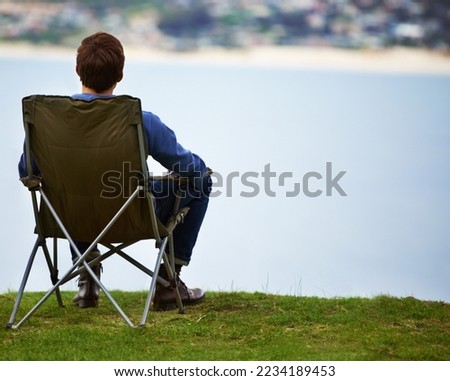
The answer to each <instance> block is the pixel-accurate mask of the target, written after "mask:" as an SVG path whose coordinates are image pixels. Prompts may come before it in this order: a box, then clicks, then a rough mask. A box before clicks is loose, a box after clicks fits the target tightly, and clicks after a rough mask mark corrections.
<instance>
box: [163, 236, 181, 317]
mask: <svg viewBox="0 0 450 381" xmlns="http://www.w3.org/2000/svg"><path fill="white" fill-rule="evenodd" d="M169 258H170V259H169V263H170V268H171V270H172V271H171V272H170V273H169V274H172V278H171V279H170V281H171V282H172V283H174V284H175V287H174V289H173V292H174V293H175V300H176V302H177V307H178V313H179V314H184V306H183V301H182V300H181V295H180V289H179V288H178V282H177V280H176V273H175V251H174V244H173V235H170V238H169ZM166 261H167V256H166V257H165V258H164V263H166ZM169 277H170V275H169Z"/></svg>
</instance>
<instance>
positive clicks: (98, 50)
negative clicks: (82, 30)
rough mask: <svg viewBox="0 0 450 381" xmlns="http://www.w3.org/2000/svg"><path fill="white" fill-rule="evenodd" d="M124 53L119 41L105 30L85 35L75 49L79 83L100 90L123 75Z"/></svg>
mask: <svg viewBox="0 0 450 381" xmlns="http://www.w3.org/2000/svg"><path fill="white" fill-rule="evenodd" d="M124 64H125V55H124V53H123V47H122V44H121V43H120V41H119V40H118V39H117V38H116V37H114V36H112V35H111V34H108V33H105V32H97V33H94V34H93V35H91V36H88V37H86V38H85V39H84V40H83V41H82V42H81V45H80V46H79V48H78V50H77V69H76V70H77V73H78V75H79V76H80V80H81V83H82V84H83V85H84V86H86V87H88V88H90V89H93V90H95V91H96V92H102V91H105V90H108V89H109V88H111V87H112V86H113V85H115V84H116V83H117V82H120V80H121V79H122V77H123V66H124Z"/></svg>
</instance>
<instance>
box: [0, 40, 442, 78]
mask: <svg viewBox="0 0 450 381" xmlns="http://www.w3.org/2000/svg"><path fill="white" fill-rule="evenodd" d="M124 48H125V54H126V56H127V60H133V61H145V62H154V63H177V64H205V65H221V66H226V65H234V66H256V67H276V68H297V69H316V70H351V71H355V70H357V71H373V72H393V73H423V74H444V75H450V54H445V53H441V52H432V51H427V50H421V49H408V48H392V49H388V50H378V51H374V50H344V49H336V48H328V47H324V48H320V47H278V46H258V47H254V48H253V47H252V48H245V49H234V50H228V49H222V48H204V49H201V50H196V51H192V52H183V53H178V52H169V51H162V50H152V49H145V48H142V47H134V46H126V45H125V46H124ZM75 50H76V49H71V48H67V47H54V46H37V45H31V44H24V43H21V44H5V43H3V44H0V58H1V57H16V58H23V59H26V58H31V57H32V58H34V59H36V58H41V59H46V60H55V59H69V60H70V59H74V57H75V54H76V53H75Z"/></svg>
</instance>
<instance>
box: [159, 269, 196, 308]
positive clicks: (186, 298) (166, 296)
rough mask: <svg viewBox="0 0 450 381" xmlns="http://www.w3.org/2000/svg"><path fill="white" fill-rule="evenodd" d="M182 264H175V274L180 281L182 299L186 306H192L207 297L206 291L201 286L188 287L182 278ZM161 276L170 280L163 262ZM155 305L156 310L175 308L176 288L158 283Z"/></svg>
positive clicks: (178, 281)
mask: <svg viewBox="0 0 450 381" xmlns="http://www.w3.org/2000/svg"><path fill="white" fill-rule="evenodd" d="M180 272H181V266H178V265H177V266H175V273H176V274H175V276H176V281H177V283H178V291H179V292H180V297H181V301H182V302H183V305H185V306H191V305H194V304H197V303H200V302H201V301H202V300H203V299H205V292H204V291H203V290H202V289H200V288H188V287H187V286H186V284H185V283H184V282H183V281H182V280H181V279H180V276H179V275H180ZM159 276H160V277H162V278H164V279H166V280H169V276H168V274H167V271H166V268H165V266H164V264H161V268H160V270H159ZM153 303H154V306H155V309H156V310H160V311H161V310H162V311H167V310H173V309H176V308H177V301H176V298H175V290H174V289H173V288H172V287H170V286H169V287H165V286H163V285H161V284H159V283H158V284H157V285H156V291H155V299H154V302H153Z"/></svg>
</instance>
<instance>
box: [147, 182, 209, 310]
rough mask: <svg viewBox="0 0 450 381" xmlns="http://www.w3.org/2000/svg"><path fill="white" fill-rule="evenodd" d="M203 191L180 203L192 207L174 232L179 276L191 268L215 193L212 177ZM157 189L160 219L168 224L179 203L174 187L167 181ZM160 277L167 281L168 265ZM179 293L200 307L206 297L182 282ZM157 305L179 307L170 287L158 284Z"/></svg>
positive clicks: (156, 186) (192, 194) (199, 290)
mask: <svg viewBox="0 0 450 381" xmlns="http://www.w3.org/2000/svg"><path fill="white" fill-rule="evenodd" d="M202 188H203V189H200V190H196V191H194V190H189V191H187V192H185V193H184V194H183V196H182V198H181V200H180V208H184V207H186V206H188V207H189V208H190V209H189V213H188V214H187V215H186V217H185V219H184V222H183V223H182V224H179V225H178V226H177V227H176V228H175V230H174V232H173V240H174V251H175V270H176V274H177V277H179V275H180V272H181V268H182V266H187V265H188V264H189V262H190V261H191V257H192V252H193V249H194V246H195V243H196V242H197V237H198V234H199V231H200V228H201V226H202V223H203V220H204V217H205V214H206V210H207V208H208V202H209V194H210V191H211V178H210V177H209V176H207V177H205V178H204V179H203V187H202ZM153 189H154V195H155V198H156V212H157V214H158V218H160V219H161V220H162V221H165V220H166V219H167V218H168V217H169V216H170V214H171V213H172V211H173V204H174V201H175V192H174V188H173V184H168V183H167V182H166V183H164V184H162V183H159V182H158V184H154V186H153ZM159 275H160V276H161V277H163V278H164V279H168V275H167V273H166V269H165V267H164V266H162V267H161V270H160V273H159ZM179 291H180V295H181V299H182V301H183V303H184V304H186V305H190V304H196V303H198V302H200V301H201V300H203V299H204V297H205V293H204V291H203V290H201V289H198V288H194V289H190V288H188V287H187V286H186V285H185V284H184V283H183V282H182V281H181V279H179ZM155 305H156V306H157V308H161V309H170V308H175V306H176V301H175V295H174V292H173V290H172V289H171V288H170V287H169V288H167V287H163V286H161V285H159V284H158V286H157V289H156V295H155Z"/></svg>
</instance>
